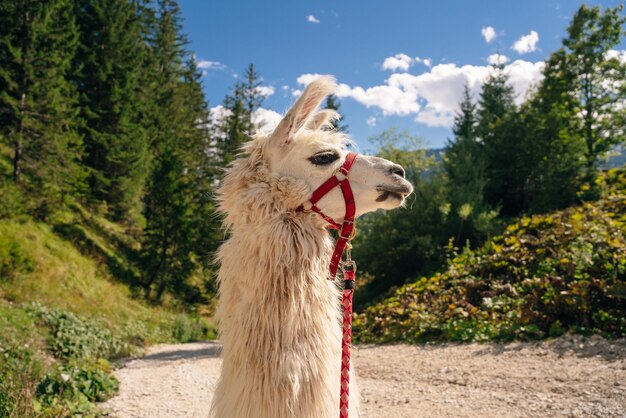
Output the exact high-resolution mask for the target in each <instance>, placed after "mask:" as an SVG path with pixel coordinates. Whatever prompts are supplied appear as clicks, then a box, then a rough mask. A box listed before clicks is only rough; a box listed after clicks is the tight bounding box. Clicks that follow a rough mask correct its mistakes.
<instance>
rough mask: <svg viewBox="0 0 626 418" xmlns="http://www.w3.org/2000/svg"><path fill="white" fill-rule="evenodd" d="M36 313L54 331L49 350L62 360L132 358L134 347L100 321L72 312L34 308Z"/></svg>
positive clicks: (51, 331) (40, 307) (50, 338)
mask: <svg viewBox="0 0 626 418" xmlns="http://www.w3.org/2000/svg"><path fill="white" fill-rule="evenodd" d="M31 309H32V312H33V313H34V315H35V316H36V317H37V318H38V319H39V321H40V322H41V324H42V325H44V326H46V327H48V328H49V329H50V337H49V338H48V346H49V348H50V351H52V353H53V354H54V355H55V356H56V357H57V358H60V359H63V360H70V359H97V358H116V357H122V356H125V355H128V354H129V352H130V347H129V345H128V344H126V343H125V342H123V341H122V340H120V339H119V338H117V337H114V336H113V334H112V332H111V331H110V330H109V329H108V328H106V327H105V326H104V325H102V324H101V323H99V322H98V321H96V320H93V319H88V318H84V317H81V316H78V315H76V314H74V313H72V312H67V311H63V310H56V309H49V308H45V307H43V306H41V305H37V304H34V305H33V306H32V308H31Z"/></svg>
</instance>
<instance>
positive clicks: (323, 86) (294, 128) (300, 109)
mask: <svg viewBox="0 0 626 418" xmlns="http://www.w3.org/2000/svg"><path fill="white" fill-rule="evenodd" d="M336 86H337V85H336V83H335V79H334V78H333V77H331V76H322V77H320V78H318V79H317V80H315V81H313V82H311V83H310V84H309V85H308V86H307V87H306V89H304V92H303V93H302V95H301V96H300V98H299V99H298V101H296V103H295V104H294V105H293V107H292V108H291V109H289V112H287V114H286V115H285V117H284V118H283V120H281V121H280V123H279V124H278V126H277V127H276V129H275V130H274V132H273V133H272V141H273V142H274V141H276V142H277V143H278V142H280V144H281V145H285V144H288V143H290V142H291V141H292V140H293V137H294V136H295V134H296V133H297V132H298V131H299V130H300V129H302V127H303V126H305V125H306V124H307V122H308V121H309V119H310V118H311V116H312V115H313V114H314V112H315V111H316V110H317V108H318V107H319V105H320V104H321V103H322V100H324V99H325V98H326V96H328V95H329V94H331V93H333V92H334V91H335V88H336Z"/></svg>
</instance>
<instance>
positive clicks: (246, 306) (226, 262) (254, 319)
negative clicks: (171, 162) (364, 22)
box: [211, 77, 412, 418]
mask: <svg viewBox="0 0 626 418" xmlns="http://www.w3.org/2000/svg"><path fill="white" fill-rule="evenodd" d="M335 87H336V85H335V82H334V80H333V78H331V77H321V78H319V79H317V80H316V81H314V82H312V83H311V84H309V86H308V87H307V88H306V89H305V91H304V93H303V94H302V96H301V97H300V98H299V99H298V101H297V102H296V103H295V105H294V106H293V107H292V108H291V110H289V112H288V113H287V115H286V116H285V117H284V118H283V120H282V121H281V122H280V123H279V125H278V126H277V127H276V129H275V130H274V132H272V133H271V134H269V135H263V136H257V137H255V138H254V139H253V140H251V141H250V142H249V143H247V144H246V146H245V149H244V151H245V152H244V155H243V156H241V157H240V158H239V159H237V160H236V161H235V162H234V163H233V165H232V167H231V168H230V169H229V171H228V173H227V175H226V177H225V179H224V182H223V184H222V186H221V188H220V191H219V201H220V210H221V211H222V212H223V215H224V225H225V227H226V229H227V230H228V231H229V233H230V236H229V238H228V240H227V241H226V242H225V243H224V244H223V245H222V246H221V248H220V250H219V253H218V261H219V263H220V270H219V295H220V301H219V307H218V310H217V317H218V319H219V322H220V339H221V342H222V344H223V366H222V373H221V377H220V380H219V382H218V385H217V389H216V391H215V396H214V398H213V404H212V406H211V414H212V416H214V417H216V418H292V417H297V418H309V417H310V418H329V417H334V416H337V415H338V413H339V371H340V364H341V326H340V309H339V302H340V296H339V295H340V290H339V289H338V287H337V285H336V283H335V282H333V281H330V280H328V269H329V260H330V254H331V252H332V248H333V245H332V240H331V237H330V235H329V233H328V232H327V230H326V229H325V226H326V224H327V223H326V221H324V220H323V219H322V218H321V217H320V216H318V215H317V214H315V213H304V212H297V211H296V208H298V206H300V205H301V204H303V203H304V202H306V201H307V200H308V199H309V198H310V197H311V192H312V191H313V190H315V189H316V188H317V187H318V186H319V185H320V184H322V183H323V182H324V181H325V180H327V179H328V178H329V177H330V176H332V175H333V174H334V172H335V171H336V170H337V169H338V168H339V167H340V166H341V164H342V163H343V161H344V159H345V156H346V154H347V150H346V149H345V146H346V143H347V138H346V136H345V135H343V134H341V133H339V132H335V131H332V130H328V129H326V128H327V127H328V125H329V123H330V121H331V120H332V119H333V118H336V117H337V113H336V112H334V111H330V110H322V111H319V112H318V111H317V108H318V106H319V105H320V103H321V102H322V100H323V99H324V98H325V97H326V96H327V95H328V94H330V93H332V92H333V91H334V89H335ZM348 179H349V181H350V184H351V186H352V190H353V192H354V195H355V197H356V208H357V215H360V214H363V213H365V212H369V211H373V210H376V209H379V208H383V209H393V208H396V207H398V206H400V205H401V204H402V203H403V201H404V198H405V197H406V196H407V195H408V194H410V193H411V191H412V186H411V184H410V183H409V182H407V181H406V180H405V179H404V170H403V169H402V167H400V166H398V165H396V164H393V163H391V162H390V161H387V160H384V159H382V158H376V157H369V156H363V155H360V156H359V157H358V158H357V160H356V162H355V163H354V166H353V168H352V170H351V171H350V173H349V175H348ZM317 206H318V207H319V208H320V209H321V210H322V211H323V212H324V213H325V214H326V215H328V216H330V217H332V218H333V219H335V220H337V221H339V222H341V220H342V218H343V216H344V199H343V196H342V193H341V191H340V189H339V188H338V187H337V188H335V189H333V190H332V191H331V192H330V193H328V194H327V195H326V196H324V198H322V199H321V200H320V201H319V203H317ZM357 261H358V260H357ZM358 409H359V403H358V391H357V390H356V385H355V383H354V379H351V388H350V417H351V418H356V417H357V416H358V414H359V412H358Z"/></svg>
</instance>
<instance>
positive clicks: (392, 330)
mask: <svg viewBox="0 0 626 418" xmlns="http://www.w3.org/2000/svg"><path fill="white" fill-rule="evenodd" d="M612 187H613V188H614V186H612ZM625 214H626V196H623V195H621V196H620V195H614V196H612V197H609V198H606V199H604V200H601V201H600V202H597V203H594V204H585V205H583V206H582V207H578V208H571V209H568V210H565V211H561V212H557V213H556V214H553V215H547V216H533V217H525V218H521V219H520V220H519V221H518V222H517V223H515V224H513V225H510V226H509V227H508V228H507V229H506V231H505V232H504V233H503V234H502V235H501V236H498V237H496V238H494V239H493V240H492V241H491V242H489V243H487V244H486V245H485V246H484V247H482V248H480V249H478V250H475V251H471V250H466V251H465V252H463V253H462V254H456V256H455V257H454V258H453V259H452V260H451V261H450V262H449V266H448V269H447V271H445V272H443V273H439V274H436V275H434V276H432V277H429V278H421V279H419V280H417V281H416V282H415V283H412V284H408V285H405V286H403V287H401V288H400V289H398V290H397V291H396V292H395V293H394V294H393V296H392V297H390V298H388V299H386V300H385V301H383V302H382V303H380V304H378V305H375V306H373V307H370V308H367V309H366V310H365V312H363V313H362V314H360V315H356V316H355V319H354V327H355V337H356V339H357V340H359V341H361V342H395V341H408V342H423V341H431V340H440V341H485V340H493V339H496V340H510V339H536V338H543V337H547V336H557V335H560V334H563V333H564V332H566V331H567V330H573V331H576V332H596V333H600V334H603V335H605V336H611V337H623V336H626V238H625V236H624V232H625V230H626V224H625V223H624V222H623V219H624V215H625Z"/></svg>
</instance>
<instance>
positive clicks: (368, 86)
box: [179, 0, 626, 150]
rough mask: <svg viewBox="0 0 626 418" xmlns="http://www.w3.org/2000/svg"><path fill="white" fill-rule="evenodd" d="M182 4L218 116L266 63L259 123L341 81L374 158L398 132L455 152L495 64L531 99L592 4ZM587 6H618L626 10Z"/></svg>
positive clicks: (345, 106)
mask: <svg viewBox="0 0 626 418" xmlns="http://www.w3.org/2000/svg"><path fill="white" fill-rule="evenodd" d="M179 2H180V5H181V8H182V14H183V18H184V32H185V33H186V34H187V36H188V38H189V40H190V42H191V45H190V46H189V48H190V49H191V50H192V51H194V52H195V54H196V57H197V60H198V61H199V62H200V63H201V65H202V67H203V71H204V74H205V75H204V77H203V84H204V89H205V92H206V97H207V99H208V100H209V104H210V106H211V107H215V106H218V105H219V104H220V103H221V102H222V100H223V99H224V96H225V95H226V94H227V93H228V91H229V90H230V89H231V88H232V86H233V84H234V83H235V81H236V79H235V77H236V75H237V74H241V73H242V71H243V70H244V69H245V67H246V66H247V65H248V64H249V63H254V64H255V66H256V68H257V70H258V71H259V72H260V73H261V75H262V77H263V85H264V86H265V87H266V89H264V92H266V94H268V96H267V98H266V100H265V103H264V105H263V107H264V108H265V109H267V110H266V111H264V112H262V113H260V114H259V118H264V119H265V120H267V123H266V126H270V125H271V124H272V123H274V121H275V120H276V119H277V118H278V117H279V114H283V113H284V112H285V111H286V110H287V109H288V108H289V106H290V104H291V103H292V102H293V101H294V100H295V97H296V96H297V94H298V91H300V90H301V89H302V88H303V87H304V83H305V82H309V81H310V80H311V79H313V78H314V75H315V74H332V75H334V76H335V77H336V78H337V81H338V83H340V88H339V91H338V95H339V96H340V100H341V109H342V112H343V113H344V114H345V117H346V123H347V124H348V125H349V130H350V134H351V135H352V137H353V139H354V140H355V141H356V142H357V143H358V144H359V145H360V148H361V150H367V149H369V148H371V146H370V144H369V141H368V138H370V137H371V136H374V135H376V134H378V133H380V132H381V131H383V130H384V129H386V128H389V127H391V126H396V127H399V128H401V129H406V130H408V131H410V132H411V133H413V134H415V135H420V136H422V137H423V138H424V142H425V146H428V147H435V148H436V147H441V146H443V145H444V143H445V140H446V138H448V137H450V135H451V133H450V128H449V126H450V123H451V120H452V116H453V114H454V111H455V110H456V103H457V102H458V99H459V95H460V92H461V90H462V87H463V85H464V84H466V83H467V84H468V85H469V86H470V88H471V89H472V92H473V94H474V95H477V94H478V92H479V91H480V85H481V83H482V80H484V78H485V77H486V75H487V74H488V72H489V63H490V62H493V61H494V60H503V61H504V62H506V63H507V71H509V73H510V75H511V80H512V82H513V84H514V86H515V88H516V92H517V93H518V95H519V100H522V99H523V97H524V96H523V95H524V93H525V91H526V90H527V88H528V86H529V85H532V83H536V82H537V81H538V80H539V78H540V74H541V62H542V61H543V60H544V59H545V58H546V57H547V56H548V55H549V54H550V52H552V51H554V50H556V49H557V48H559V46H560V43H561V39H562V38H563V37H564V36H565V34H566V32H565V30H566V28H567V25H568V23H569V21H570V18H571V16H572V14H573V13H574V12H575V11H576V10H577V9H578V7H579V6H580V5H581V4H582V3H583V2H580V1H572V0H570V1H566V0H559V1H557V0H525V1H509V0H507V1H503V0H500V1H494V0H482V1H450V0H440V1H429V2H426V1H416V0H415V1H410V0H402V1H400V0H390V1H387V2H383V1H365V0H361V1H354V0H339V1H337V0H335V1H328V0H319V1H310V0H308V1H277V0H271V1H267V0H266V1H242V0H231V1H224V0H222V1H210V2H209V1H199V0H195V1H192V0H180V1H179ZM586 3H587V4H589V5H595V4H599V5H601V6H603V7H614V6H616V5H618V4H622V3H623V1H609V0H607V1H601V2H586ZM616 49H617V50H619V51H622V50H625V49H626V46H625V45H624V43H622V45H620V46H619V47H618V48H616ZM497 54H500V56H498V55H497ZM623 57H624V58H625V59H626V53H623Z"/></svg>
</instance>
